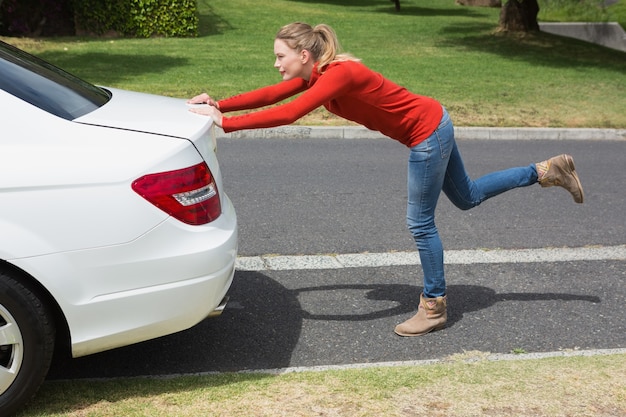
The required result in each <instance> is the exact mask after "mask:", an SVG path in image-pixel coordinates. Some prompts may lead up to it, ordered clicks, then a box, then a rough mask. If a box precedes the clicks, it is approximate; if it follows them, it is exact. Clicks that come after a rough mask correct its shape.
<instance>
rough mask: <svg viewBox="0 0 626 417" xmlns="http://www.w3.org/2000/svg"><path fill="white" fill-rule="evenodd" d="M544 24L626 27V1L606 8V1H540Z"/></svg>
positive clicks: (540, 11) (540, 17) (540, 15)
mask: <svg viewBox="0 0 626 417" xmlns="http://www.w3.org/2000/svg"><path fill="white" fill-rule="evenodd" d="M539 6H540V10H539V16H538V18H539V20H540V21H544V22H618V23H619V24H620V25H621V26H622V27H626V1H625V0H619V1H618V2H617V3H615V4H611V5H609V6H605V1H604V0H539Z"/></svg>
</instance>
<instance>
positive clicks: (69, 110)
mask: <svg viewBox="0 0 626 417" xmlns="http://www.w3.org/2000/svg"><path fill="white" fill-rule="evenodd" d="M0 89H2V90H4V91H6V92H7V93H9V94H12V95H14V96H16V97H18V98H20V99H22V100H24V101H26V102H28V103H30V104H32V105H33V106H37V107H39V108H40V109H42V110H45V111H47V112H48V113H52V114H54V115H56V116H59V117H62V118H64V119H67V120H73V119H76V118H77V117H80V116H83V115H85V114H87V113H89V112H91V111H93V110H95V109H97V108H99V107H101V106H103V105H104V104H105V103H106V102H108V101H109V99H110V98H111V95H110V94H109V93H108V92H107V91H106V90H104V89H102V88H99V87H96V86H94V85H92V84H89V83H88V82H85V81H83V80H81V79H79V78H77V77H75V76H73V75H71V74H69V73H67V72H65V71H63V70H62V69H60V68H57V67H55V66H54V65H52V64H49V63H47V62H45V61H43V60H41V59H39V58H36V57H34V56H32V55H30V54H27V53H26V52H24V51H22V50H20V49H17V48H15V47H13V46H11V45H9V44H7V43H4V42H2V41H0Z"/></svg>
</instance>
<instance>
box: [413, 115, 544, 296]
mask: <svg viewBox="0 0 626 417" xmlns="http://www.w3.org/2000/svg"><path fill="white" fill-rule="evenodd" d="M536 182H537V170H536V168H535V164H531V165H528V166H526V167H519V168H510V169H506V170H504V171H498V172H494V173H491V174H487V175H485V176H483V177H481V178H478V179H476V180H472V179H471V178H470V177H469V176H468V175H467V172H466V171H465V167H464V166H463V160H462V159H461V154H460V153H459V150H458V148H457V146H456V142H455V140H454V127H453V125H452V121H451V120H450V116H449V115H448V112H447V111H446V110H445V109H444V113H443V117H442V118H441V123H440V124H439V127H438V128H437V130H435V132H434V133H433V134H432V135H431V136H430V137H429V138H428V139H426V140H424V141H423V142H421V143H420V144H418V145H416V146H414V147H413V148H411V154H410V156H409V169H408V182H407V186H408V203H407V225H408V227H409V230H410V231H411V234H412V235H413V238H414V239H415V243H416V244H417V249H418V251H419V255H420V261H421V264H422V269H423V271H424V296H425V297H427V298H435V297H439V296H443V295H445V294H446V280H445V275H444V269H443V245H442V243H441V239H440V238H439V232H438V231H437V226H436V225H435V208H436V207H437V200H439V195H440V193H441V191H442V190H443V192H444V193H445V194H446V196H447V197H448V198H449V199H450V201H451V202H452V203H453V204H454V205H455V206H456V207H458V208H460V209H461V210H469V209H470V208H472V207H476V206H477V205H479V204H480V203H482V202H483V201H485V200H487V199H488V198H491V197H494V196H496V195H498V194H501V193H503V192H505V191H508V190H511V189H513V188H517V187H525V186H528V185H531V184H534V183H536Z"/></svg>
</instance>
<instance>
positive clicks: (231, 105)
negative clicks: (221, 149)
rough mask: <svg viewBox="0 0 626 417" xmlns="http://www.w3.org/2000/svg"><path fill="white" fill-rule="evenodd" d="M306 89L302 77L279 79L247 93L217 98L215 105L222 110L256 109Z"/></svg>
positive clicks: (305, 83)
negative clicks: (286, 79) (279, 80)
mask: <svg viewBox="0 0 626 417" xmlns="http://www.w3.org/2000/svg"><path fill="white" fill-rule="evenodd" d="M306 89H307V82H306V80H304V79H302V78H294V79H291V80H288V81H281V82H280V83H278V84H274V85H269V86H267V87H262V88H259V89H257V90H253V91H249V92H247V93H242V94H238V95H236V96H233V97H230V98H226V99H223V100H219V101H218V102H217V107H218V108H219V109H220V110H221V111H223V112H229V111H235V110H249V109H258V108H259V107H263V106H268V105H270V104H275V103H278V102H279V101H283V100H285V99H286V98H289V97H292V96H294V95H296V94H298V93H301V92H302V91H304V90H306Z"/></svg>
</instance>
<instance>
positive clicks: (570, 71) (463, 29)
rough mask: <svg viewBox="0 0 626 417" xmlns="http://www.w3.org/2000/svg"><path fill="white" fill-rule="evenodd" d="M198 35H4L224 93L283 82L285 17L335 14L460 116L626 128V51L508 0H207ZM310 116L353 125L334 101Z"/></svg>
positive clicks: (118, 71)
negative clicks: (533, 21)
mask: <svg viewBox="0 0 626 417" xmlns="http://www.w3.org/2000/svg"><path fill="white" fill-rule="evenodd" d="M622 1H624V0H622ZM199 11H200V36H199V37H197V38H193V39H176V38H152V39H122V38H109V39H93V38H80V39H78V38H59V39H46V40H32V39H16V38H4V40H6V41H9V42H10V43H13V44H16V45H18V46H20V47H23V48H24V49H26V50H28V51H30V52H33V53H35V54H37V55H39V56H41V57H42V58H44V59H46V60H49V61H50V62H52V63H54V64H57V65H59V66H61V67H62V68H65V69H67V70H69V71H70V72H73V73H75V74H77V75H79V76H81V77H82V78H84V79H86V80H88V81H91V82H93V83H96V84H101V85H108V86H113V87H119V88H125V89H133V90H138V91H145V92H150V93H155V94H164V95H170V96H176V97H190V96H192V95H195V94H197V93H199V92H203V91H206V92H209V93H210V94H211V95H212V96H214V97H216V98H221V97H225V96H229V95H233V94H237V93H239V92H242V91H246V90H250V89H254V88H257V87H261V86H264V85H267V84H270V83H275V82H279V81H280V78H279V76H278V73H277V71H276V70H275V69H274V68H273V63H274V57H273V38H274V35H275V33H276V31H277V30H278V29H279V28H280V26H282V25H283V24H286V23H289V22H292V21H296V20H301V21H306V22H308V23H311V24H316V23H320V22H324V23H328V24H330V25H331V26H333V27H334V28H335V30H336V31H337V33H338V35H339V38H340V41H341V42H342V45H343V47H344V49H345V50H346V51H348V52H351V53H353V54H354V55H356V56H358V57H360V58H362V59H363V61H364V63H365V64H366V65H368V66H370V67H371V68H373V69H374V70H376V71H379V72H382V73H383V74H384V75H386V76H387V77H388V78H390V79H392V80H394V81H396V82H397V83H399V84H401V85H404V86H406V87H407V88H408V89H410V90H412V91H414V92H416V93H420V94H425V95H429V96H433V97H435V98H437V99H438V100H440V101H441V102H442V103H443V104H444V105H445V106H446V107H447V108H448V110H449V111H450V113H451V115H452V116H453V118H454V120H455V124H456V125H457V126H516V127H519V126H537V127H602V128H624V127H626V54H625V53H623V52H619V51H614V50H611V49H607V48H604V47H601V46H597V45H593V44H589V43H585V42H581V41H577V40H573V39H567V38H561V37H557V36H553V35H550V34H544V33H535V34H529V35H526V36H519V35H514V34H502V33H496V27H497V23H498V16H499V12H500V10H499V9H495V8H480V7H463V6H459V5H456V4H455V3H454V1H453V0H403V1H402V11H401V12H400V13H398V12H396V11H395V10H394V8H393V4H392V3H391V2H389V1H387V0H361V1H358V2H357V1H347V0H319V1H311V0H268V1H264V2H262V3H261V2H258V1H255V0H199ZM300 123H304V124H343V123H344V122H343V120H338V119H336V118H334V117H331V116H330V115H328V114H327V113H326V112H325V111H316V112H315V113H314V114H312V115H311V116H309V117H306V118H305V119H303V120H302V121H300Z"/></svg>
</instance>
